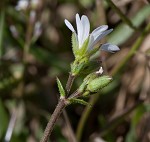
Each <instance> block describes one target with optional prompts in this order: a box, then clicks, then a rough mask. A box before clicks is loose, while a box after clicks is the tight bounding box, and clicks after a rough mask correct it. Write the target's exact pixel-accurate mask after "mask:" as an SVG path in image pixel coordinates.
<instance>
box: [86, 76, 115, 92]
mask: <svg viewBox="0 0 150 142" xmlns="http://www.w3.org/2000/svg"><path fill="white" fill-rule="evenodd" d="M111 81H112V78H111V77H109V76H101V77H98V78H95V79H94V80H92V81H91V82H89V84H88V85H87V89H86V90H87V91H90V92H98V91H99V90H101V89H102V88H104V87H105V86H107V85H108V84H109V83H110V82H111Z"/></svg>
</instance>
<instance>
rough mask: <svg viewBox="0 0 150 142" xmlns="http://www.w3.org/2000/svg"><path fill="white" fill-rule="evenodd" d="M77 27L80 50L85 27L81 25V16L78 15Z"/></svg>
mask: <svg viewBox="0 0 150 142" xmlns="http://www.w3.org/2000/svg"><path fill="white" fill-rule="evenodd" d="M76 25H77V34H78V42H79V48H80V47H81V45H82V35H83V25H82V23H81V20H80V17H79V14H76Z"/></svg>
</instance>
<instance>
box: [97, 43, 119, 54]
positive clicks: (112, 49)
mask: <svg viewBox="0 0 150 142" xmlns="http://www.w3.org/2000/svg"><path fill="white" fill-rule="evenodd" d="M100 49H101V50H104V51H108V52H111V53H114V52H117V51H119V50H120V49H119V47H118V46H116V45H113V44H110V43H106V44H103V45H102V46H101V48H100Z"/></svg>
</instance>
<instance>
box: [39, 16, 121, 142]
mask: <svg viewBox="0 0 150 142" xmlns="http://www.w3.org/2000/svg"><path fill="white" fill-rule="evenodd" d="M65 24H66V26H67V27H68V28H69V29H70V30H71V31H72V46H73V54H74V56H75V60H74V62H73V63H72V64H71V72H70V75H69V78H68V81H67V84H66V90H65V89H64V88H63V86H62V84H61V82H60V80H59V79H58V78H57V84H58V89H59V93H60V100H59V102H58V105H57V107H56V109H55V110H54V113H53V114H52V115H51V118H50V120H49V122H48V124H47V127H46V129H45V131H44V135H43V138H42V139H41V141H40V142H47V141H48V138H49V136H50V135H51V132H52V130H53V128H54V125H55V123H56V121H57V119H58V117H59V116H60V114H61V112H62V110H63V109H64V108H65V107H66V106H67V105H70V104H72V103H80V104H82V105H89V103H87V102H86V101H84V100H83V99H80V98H81V97H84V96H89V95H93V94H95V93H96V92H98V91H99V90H100V89H102V88H104V87H105V86H107V85H108V84H109V83H110V82H111V81H112V78H111V77H109V76H102V73H103V68H102V67H100V69H99V70H98V71H96V72H93V73H90V74H87V76H86V77H85V79H84V80H83V83H82V84H81V85H80V87H79V88H78V89H77V90H76V91H75V92H74V93H72V94H69V92H70V89H71V87H72V84H73V81H74V79H75V77H77V76H79V75H80V74H81V73H82V72H85V73H86V70H85V67H89V65H90V60H91V59H90V57H91V56H92V55H94V54H95V53H96V52H97V51H98V50H99V48H100V49H101V50H105V51H108V52H116V51H118V50H120V49H119V48H118V47H117V46H116V45H112V44H110V43H106V44H102V45H101V47H95V46H96V44H97V43H98V42H99V40H101V39H102V38H103V37H104V36H106V35H107V34H109V33H110V32H112V30H113V29H109V30H107V29H108V26H107V25H103V26H100V27H98V28H96V29H95V30H94V31H93V32H92V33H91V34H89V32H90V23H89V19H88V17H87V16H85V15H83V16H82V17H81V19H80V17H79V14H76V25H77V32H76V31H75V29H74V28H73V26H72V24H71V23H70V22H69V21H68V20H66V19H65ZM66 92H67V95H66Z"/></svg>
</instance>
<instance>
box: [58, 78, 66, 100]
mask: <svg viewBox="0 0 150 142" xmlns="http://www.w3.org/2000/svg"><path fill="white" fill-rule="evenodd" d="M57 85H58V89H59V93H60V96H61V97H65V96H66V93H65V90H64V88H63V86H62V84H61V82H60V80H59V79H58V78H57Z"/></svg>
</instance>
